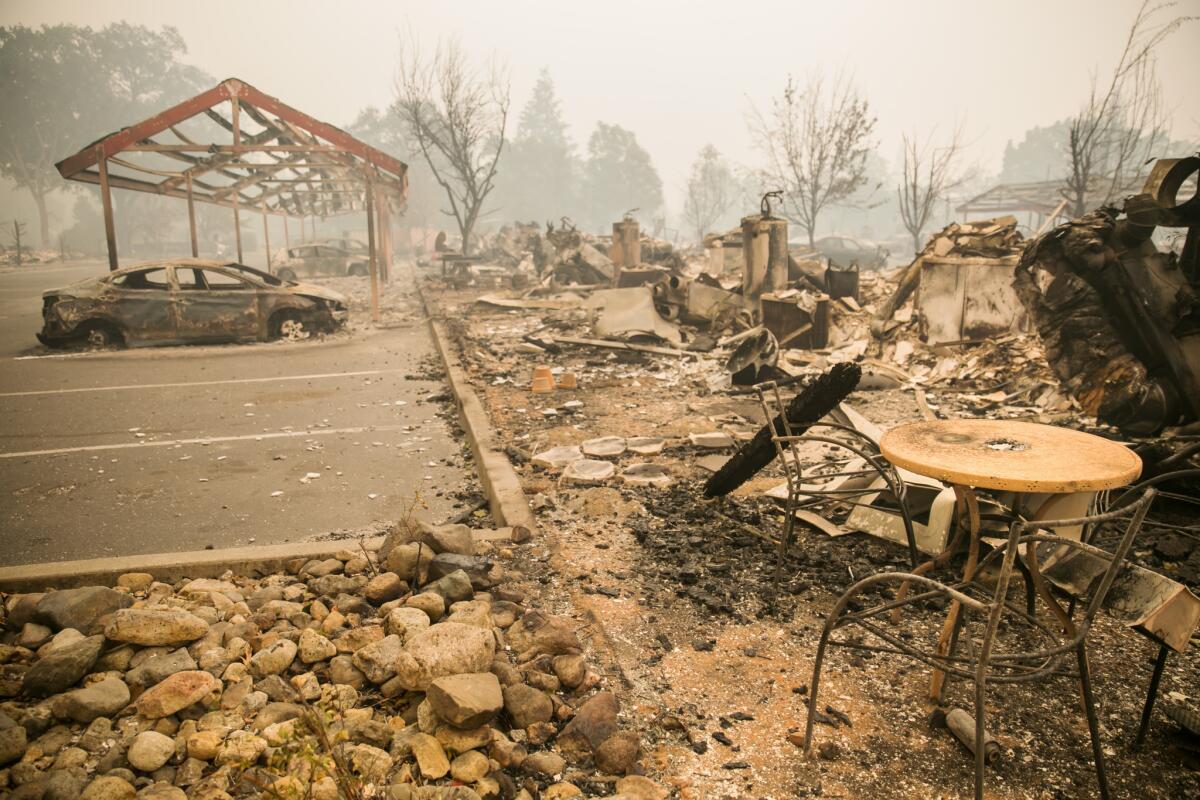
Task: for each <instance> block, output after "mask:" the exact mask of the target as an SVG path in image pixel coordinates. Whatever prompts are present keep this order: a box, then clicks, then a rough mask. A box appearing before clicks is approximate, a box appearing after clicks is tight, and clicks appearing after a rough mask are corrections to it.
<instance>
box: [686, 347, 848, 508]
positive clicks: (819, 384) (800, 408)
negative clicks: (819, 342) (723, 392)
mask: <svg viewBox="0 0 1200 800" xmlns="http://www.w3.org/2000/svg"><path fill="white" fill-rule="evenodd" d="M861 377H862V370H861V369H860V368H859V366H858V365H857V364H837V365H835V366H834V367H833V369H831V370H829V372H826V373H825V374H824V375H818V376H817V377H816V378H815V379H813V381H812V382H811V383H809V384H808V385H807V386H805V387H804V388H803V389H801V390H800V392H799V393H798V394H797V395H796V396H795V397H793V398H792V399H791V401H790V402H789V403H788V404H787V408H786V409H785V410H784V413H785V414H787V421H788V425H790V426H791V429H792V435H793V436H799V435H801V434H803V433H804V432H805V431H807V430H808V429H809V428H810V427H811V426H812V425H813V423H815V422H817V421H818V420H820V419H821V417H823V416H825V415H826V414H828V413H829V412H830V411H832V410H833V409H834V408H836V407H837V405H838V403H840V402H842V401H843V400H845V399H846V397H847V396H849V394H850V393H851V392H853V391H854V388H855V387H856V386H858V381H859V379H860V378H861ZM772 428H774V430H775V431H776V432H778V433H779V435H783V434H784V433H785V431H786V428H785V427H784V424H783V417H782V415H780V414H776V415H775V418H774V419H773V420H771V422H770V424H768V425H764V426H763V427H762V429H761V430H759V432H758V433H756V434H755V435H754V438H753V439H751V440H750V444H748V445H747V446H746V447H744V448H742V450H741V451H740V452H739V453H737V455H735V456H733V458H731V459H729V460H728V461H726V462H725V465H724V466H722V467H721V468H720V469H719V470H717V471H716V472H715V473H713V476H712V477H711V478H709V479H708V482H707V483H706V484H704V496H705V497H723V496H725V495H727V494H729V493H730V492H732V491H733V490H734V489H736V488H738V487H739V486H741V485H742V484H743V483H745V482H746V481H748V480H750V479H751V478H753V477H754V476H755V475H756V474H758V472H759V471H760V470H762V468H763V467H765V466H767V465H768V464H770V463H771V462H772V461H774V460H775V455H776V452H775V443H774V442H773V441H771V429H772Z"/></svg>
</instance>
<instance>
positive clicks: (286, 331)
mask: <svg viewBox="0 0 1200 800" xmlns="http://www.w3.org/2000/svg"><path fill="white" fill-rule="evenodd" d="M279 333H280V335H281V336H282V337H283V338H284V339H292V340H295V339H303V338H304V337H306V336H308V332H307V331H305V330H304V323H303V322H301V321H300V320H298V319H285V320H284V321H283V322H282V324H280V326H279Z"/></svg>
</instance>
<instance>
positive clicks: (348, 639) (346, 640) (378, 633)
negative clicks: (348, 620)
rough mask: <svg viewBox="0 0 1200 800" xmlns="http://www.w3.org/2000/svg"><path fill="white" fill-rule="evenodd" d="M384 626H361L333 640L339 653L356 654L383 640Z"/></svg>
mask: <svg viewBox="0 0 1200 800" xmlns="http://www.w3.org/2000/svg"><path fill="white" fill-rule="evenodd" d="M383 637H384V633H383V626H382V625H361V626H356V627H352V628H351V629H350V630H348V631H346V632H345V633H343V634H342V635H341V636H339V637H337V638H336V639H334V640H333V644H334V646H335V647H336V648H337V650H338V652H339V653H356V652H358V651H359V650H361V649H363V648H364V647H366V646H367V645H369V644H374V643H375V642H378V641H380V640H381V639H383Z"/></svg>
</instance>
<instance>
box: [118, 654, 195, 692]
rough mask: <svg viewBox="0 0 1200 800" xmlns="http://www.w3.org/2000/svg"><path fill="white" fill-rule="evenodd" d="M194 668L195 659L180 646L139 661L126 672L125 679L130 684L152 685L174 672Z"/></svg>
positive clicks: (139, 685)
mask: <svg viewBox="0 0 1200 800" xmlns="http://www.w3.org/2000/svg"><path fill="white" fill-rule="evenodd" d="M143 652H144V651H143ZM195 668H196V661H195V660H194V659H193V658H192V654H191V653H189V652H188V651H187V649H185V648H182V647H181V648H179V649H178V650H172V651H171V652H169V653H163V654H162V655H158V656H154V657H152V658H148V659H146V660H145V661H143V662H141V663H140V664H138V665H137V666H136V667H134V668H133V669H131V670H129V672H128V673H126V675H125V681H126V682H127V683H129V685H131V686H138V687H141V686H153V685H154V684H156V683H158V682H159V681H161V680H163V679H164V678H168V677H170V676H171V675H174V674H175V673H176V672H184V671H186V670H194V669H195Z"/></svg>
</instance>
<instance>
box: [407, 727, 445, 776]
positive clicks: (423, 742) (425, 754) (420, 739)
mask: <svg viewBox="0 0 1200 800" xmlns="http://www.w3.org/2000/svg"><path fill="white" fill-rule="evenodd" d="M409 744H410V746H411V747H412V752H413V755H414V756H415V757H416V759H417V766H418V767H419V768H420V770H421V775H423V776H424V777H426V778H429V779H431V780H437V779H438V778H442V777H444V776H445V775H446V773H447V772H449V771H450V761H449V760H448V759H447V758H446V751H445V750H443V749H442V745H441V743H440V742H438V740H437V739H435V738H433V737H432V736H430V735H429V734H427V733H418V734H415V735H414V736H413V737H412V738H411V739H410V740H409Z"/></svg>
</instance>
